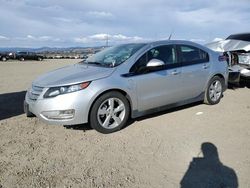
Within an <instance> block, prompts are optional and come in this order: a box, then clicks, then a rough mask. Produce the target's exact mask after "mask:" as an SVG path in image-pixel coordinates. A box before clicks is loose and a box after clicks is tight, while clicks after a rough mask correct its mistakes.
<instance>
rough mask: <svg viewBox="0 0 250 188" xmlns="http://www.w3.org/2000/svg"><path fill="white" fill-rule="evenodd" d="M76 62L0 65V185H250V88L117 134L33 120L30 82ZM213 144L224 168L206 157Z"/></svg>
mask: <svg viewBox="0 0 250 188" xmlns="http://www.w3.org/2000/svg"><path fill="white" fill-rule="evenodd" d="M75 62H77V60H45V61H43V62H35V61H34V62H14V61H13V62H11V61H9V62H5V63H0V81H1V82H0V187H1V188H2V187H3V188H11V187H168V188H171V187H179V186H180V183H181V181H182V182H185V181H186V182H198V183H200V184H197V185H205V184H204V182H208V184H209V183H210V185H212V184H213V183H216V182H222V184H220V185H221V186H222V185H223V183H226V182H228V181H231V183H232V185H237V182H238V184H239V187H250V178H249V177H250V176H249V174H250V89H249V88H247V87H245V88H238V89H229V90H227V91H226V92H225V95H224V98H223V99H222V101H221V103H219V104H218V105H215V106H208V105H205V104H200V103H197V104H193V105H188V106H184V107H181V108H175V109H173V110H169V111H165V112H163V113H158V114H155V115H152V116H147V117H144V118H140V119H136V120H135V121H134V122H133V123H131V124H130V125H129V126H128V127H126V128H124V129H123V130H121V131H120V132H116V133H113V134H110V135H103V134H100V133H98V132H96V131H95V130H91V129H90V127H89V126H88V125H81V126H71V127H63V126H53V125H46V124H44V123H42V122H41V121H40V120H38V119H37V118H31V119H28V118H26V117H25V115H24V114H23V110H22V101H23V99H24V95H25V90H26V89H27V88H28V87H29V85H30V84H31V81H32V80H33V79H34V78H35V77H36V76H38V75H39V74H41V73H43V72H46V71H48V70H51V69H54V68H57V67H61V66H63V65H66V64H73V63H75ZM197 113H198V114H197ZM206 142H210V144H207V145H210V146H211V145H213V146H215V147H217V149H218V154H219V159H220V163H218V160H217V162H215V161H216V160H208V159H209V157H208V159H207V158H202V156H203V155H202V153H201V145H202V143H206ZM212 155H216V154H215V153H213V154H212ZM197 160H199V161H201V162H197ZM190 162H191V166H190V168H189V165H190ZM194 164H195V165H194ZM199 164H201V165H199ZM222 164H223V165H224V166H222ZM218 166H219V167H218ZM225 166H227V167H228V168H227V167H225ZM222 167H223V168H222ZM224 167H225V168H224ZM218 168H219V169H223V170H218ZM188 169H189V170H188ZM227 171H229V172H230V173H231V172H234V173H235V175H236V176H237V177H234V176H231V175H228V174H229V173H228V172H227ZM185 174H186V175H185ZM231 174H232V173H231ZM184 177H185V178H184ZM211 182H212V184H211ZM202 183H203V184H202ZM183 185H185V184H183ZM186 185H188V184H186ZM183 187H185V186H183ZM186 187H188V186H186ZM198 187H201V186H198Z"/></svg>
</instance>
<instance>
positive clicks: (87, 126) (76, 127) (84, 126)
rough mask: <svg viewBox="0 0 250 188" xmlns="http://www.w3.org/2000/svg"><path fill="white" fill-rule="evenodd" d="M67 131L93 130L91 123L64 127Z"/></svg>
mask: <svg viewBox="0 0 250 188" xmlns="http://www.w3.org/2000/svg"><path fill="white" fill-rule="evenodd" d="M63 127H64V128H66V129H72V130H78V131H84V132H85V131H88V130H93V129H92V127H91V126H90V124H89V123H84V124H79V125H64V126H63Z"/></svg>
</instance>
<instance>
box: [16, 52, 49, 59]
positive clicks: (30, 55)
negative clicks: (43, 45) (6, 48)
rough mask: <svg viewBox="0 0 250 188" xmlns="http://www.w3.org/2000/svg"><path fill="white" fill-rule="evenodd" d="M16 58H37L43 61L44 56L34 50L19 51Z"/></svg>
mask: <svg viewBox="0 0 250 188" xmlns="http://www.w3.org/2000/svg"><path fill="white" fill-rule="evenodd" d="M15 58H16V59H18V60H20V61H24V60H37V61H42V60H43V59H44V57H43V56H42V55H38V54H36V53H34V52H17V53H16V55H15Z"/></svg>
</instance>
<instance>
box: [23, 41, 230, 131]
mask: <svg viewBox="0 0 250 188" xmlns="http://www.w3.org/2000/svg"><path fill="white" fill-rule="evenodd" d="M227 81H228V66H227V62H226V61H225V58H224V56H222V55H221V54H220V53H217V52H214V51H212V50H210V49H208V48H206V47H204V46H201V45H199V44H196V43H193V42H188V41H172V40H168V41H157V42H151V43H140V44H139V43H137V44H122V45H118V46H114V47H110V48H106V49H104V50H103V51H101V52H99V53H97V54H94V55H92V56H91V57H89V58H88V59H87V60H86V61H82V62H81V63H78V64H75V65H71V66H66V67H64V68H61V69H57V70H55V71H51V72H49V73H47V74H44V75H42V76H40V77H38V78H37V79H36V80H35V81H34V82H33V83H32V86H31V87H30V88H29V89H28V91H27V93H26V97H25V102H24V109H25V112H26V115H27V116H28V117H29V116H32V115H33V114H34V115H36V116H37V117H38V118H40V119H41V120H43V121H45V122H46V123H50V124H60V125H72V124H82V123H87V122H89V123H90V125H91V127H92V128H94V129H96V130H97V131H99V132H101V133H111V132H114V131H117V130H120V129H121V128H122V127H124V126H125V125H126V123H127V121H128V118H129V117H132V118H135V117H139V116H142V115H145V114H148V113H152V112H156V111H160V110H164V109H167V108H171V107H175V106H179V105H184V104H187V103H191V102H195V101H204V102H205V103H207V104H211V105H214V104H217V103H219V102H220V99H221V97H222V95H223V92H224V91H225V90H226V88H227Z"/></svg>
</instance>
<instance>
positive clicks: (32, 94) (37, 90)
mask: <svg viewBox="0 0 250 188" xmlns="http://www.w3.org/2000/svg"><path fill="white" fill-rule="evenodd" d="M42 92H43V87H39V86H34V85H32V87H31V89H30V90H29V91H28V96H29V98H30V99H31V100H34V101H35V100H37V99H38V97H39V96H40V95H41V93H42Z"/></svg>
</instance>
